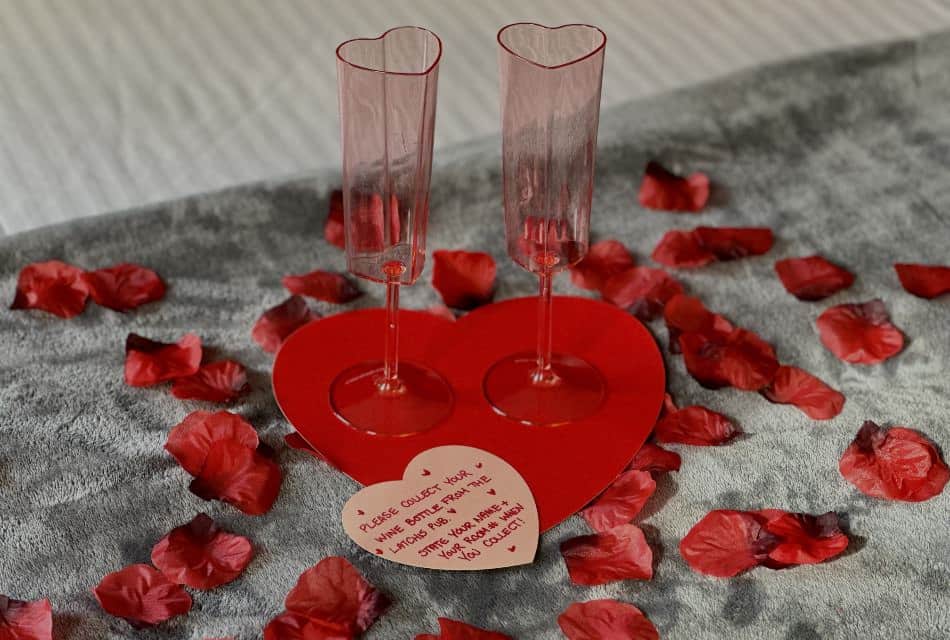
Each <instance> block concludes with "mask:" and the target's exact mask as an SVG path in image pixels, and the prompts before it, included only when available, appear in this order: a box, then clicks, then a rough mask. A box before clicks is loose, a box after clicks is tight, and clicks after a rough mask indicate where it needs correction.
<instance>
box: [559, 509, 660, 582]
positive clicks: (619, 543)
mask: <svg viewBox="0 0 950 640" xmlns="http://www.w3.org/2000/svg"><path fill="white" fill-rule="evenodd" d="M561 555H562V556H563V557H564V563H565V564H566V565H567V571H568V573H569V574H570V576H571V582H573V583H574V584H586V585H596V584H606V583H608V582H613V581H615V580H649V579H650V578H652V577H653V550H652V549H650V545H648V544H647V541H646V538H645V537H644V536H643V531H641V530H640V528H639V527H637V526H636V525H632V524H622V525H620V526H619V527H614V528H613V529H611V530H610V531H606V532H604V533H595V534H593V535H589V536H578V537H577V538H571V539H570V540H565V541H564V542H562V543H561Z"/></svg>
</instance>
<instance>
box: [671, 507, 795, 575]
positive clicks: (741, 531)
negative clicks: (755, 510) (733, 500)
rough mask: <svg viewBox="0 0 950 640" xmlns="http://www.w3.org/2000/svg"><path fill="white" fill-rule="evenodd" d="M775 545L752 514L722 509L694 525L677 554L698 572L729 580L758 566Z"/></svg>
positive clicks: (775, 542) (709, 514)
mask: <svg viewBox="0 0 950 640" xmlns="http://www.w3.org/2000/svg"><path fill="white" fill-rule="evenodd" d="M777 543H778V539H777V538H776V536H774V535H773V534H771V533H769V532H768V531H766V530H765V527H764V526H763V523H762V521H761V520H760V518H759V517H757V516H756V515H755V514H752V513H748V512H746V511H731V510H726V509H722V510H716V511H710V512H709V513H708V514H706V516H705V517H704V518H703V519H702V520H700V521H699V522H697V523H696V524H695V525H693V528H692V529H690V530H689V533H687V534H686V537H684V538H683V539H682V540H681V541H680V555H681V556H683V559H684V560H686V564H688V565H689V567H690V568H691V569H692V570H693V571H696V572H697V573H703V574H706V575H708V576H716V577H717V578H729V577H731V576H734V575H737V574H739V573H742V572H743V571H745V570H747V569H751V568H752V567H755V566H757V565H759V564H761V563H762V562H763V561H765V559H766V558H768V555H769V552H770V551H771V550H772V549H773V548H775V545H776V544H777Z"/></svg>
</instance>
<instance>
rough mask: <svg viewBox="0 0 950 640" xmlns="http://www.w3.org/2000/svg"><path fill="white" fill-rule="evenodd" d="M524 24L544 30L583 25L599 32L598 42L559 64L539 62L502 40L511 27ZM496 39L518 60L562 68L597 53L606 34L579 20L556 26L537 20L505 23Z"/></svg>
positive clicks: (604, 43) (605, 42)
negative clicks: (581, 53)
mask: <svg viewBox="0 0 950 640" xmlns="http://www.w3.org/2000/svg"><path fill="white" fill-rule="evenodd" d="M525 26H531V27H540V28H541V29H544V30H546V31H557V30H559V29H567V28H569V27H583V28H585V29H591V30H592V31H596V32H597V33H599V34H600V42H599V43H598V44H597V46H596V47H593V48H592V49H591V50H590V51H588V52H587V53H585V54H584V55H582V56H579V57H577V58H573V59H572V60H568V61H567V62H562V63H561V64H555V65H546V64H541V63H540V62H538V61H537V60H532V59H531V58H526V57H525V56H523V55H521V54H520V53H518V52H517V51H515V50H513V49H512V48H511V47H509V46H508V45H507V44H505V43H504V42H503V40H502V36H503V34H504V33H505V32H506V31H507V30H509V29H513V28H515V27H525ZM497 40H498V45H499V46H500V47H501V48H502V49H504V50H505V51H507V52H508V53H510V54H511V55H513V56H514V57H516V58H518V59H519V60H524V61H525V62H527V63H528V64H532V65H534V66H536V67H539V68H541V69H562V68H564V67H569V66H571V65H572V64H576V63H578V62H581V61H582V60H586V59H588V58H590V57H591V56H594V55H597V54H598V53H600V52H601V51H603V50H604V47H606V46H607V34H606V33H604V32H603V30H602V29H601V28H600V27H595V26H594V25H592V24H583V23H579V22H572V23H570V24H562V25H560V26H558V27H549V26H547V25H546V24H539V23H537V22H514V23H512V24H508V25H505V26H504V27H502V28H501V29H499V30H498V35H497Z"/></svg>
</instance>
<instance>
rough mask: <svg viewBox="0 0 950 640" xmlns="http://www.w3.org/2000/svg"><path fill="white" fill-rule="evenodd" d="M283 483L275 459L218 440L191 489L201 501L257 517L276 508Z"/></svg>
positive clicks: (209, 452) (212, 446)
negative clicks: (207, 501)
mask: <svg viewBox="0 0 950 640" xmlns="http://www.w3.org/2000/svg"><path fill="white" fill-rule="evenodd" d="M282 481H283V477H282V475H281V472H280V467H279V466H278V465H277V463H276V462H274V461H273V460H270V459H269V458H266V457H264V456H263V455H261V454H260V453H258V452H257V451H256V450H254V449H252V448H250V447H248V446H247V445H245V444H243V443H241V442H238V441H237V440H219V441H217V442H215V443H214V444H212V445H211V448H210V449H209V450H208V457H207V460H205V465H204V467H202V469H201V472H200V473H199V474H198V475H197V476H196V477H195V479H194V480H193V481H192V482H191V485H190V486H189V487H188V488H189V490H190V491H191V492H192V493H194V494H195V495H196V496H198V497H199V498H203V499H205V500H221V501H223V502H227V503H229V504H232V505H234V506H235V507H237V508H238V509H240V510H241V511H242V512H244V513H246V514H248V515H252V516H258V515H262V514H264V513H267V512H268V511H269V510H270V508H271V506H273V504H274V501H275V500H276V499H277V494H278V493H280V485H281V482H282Z"/></svg>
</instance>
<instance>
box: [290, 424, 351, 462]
mask: <svg viewBox="0 0 950 640" xmlns="http://www.w3.org/2000/svg"><path fill="white" fill-rule="evenodd" d="M284 442H286V443H287V446H288V447H290V448H292V449H296V450H297V451H303V452H304V453H306V454H309V455H311V456H313V457H314V458H316V459H317V460H319V461H321V462H325V463H326V464H328V465H330V466H331V467H333V468H334V469H336V468H338V467H337V466H336V465H335V464H333V462H331V461H330V459H329V458H328V457H326V456H325V455H323V452H322V451H318V450H316V449H314V448H313V447H312V446H310V443H309V442H307V441H306V440H304V439H303V436H301V435H300V434H299V433H297V432H296V431H294V432H293V433H288V434H287V435H285V436H284Z"/></svg>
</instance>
